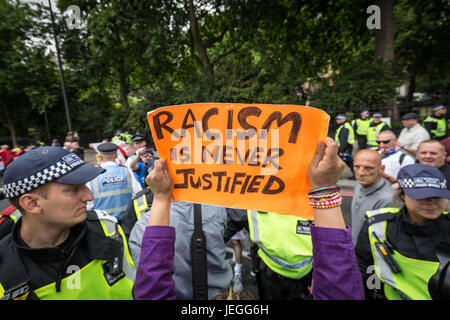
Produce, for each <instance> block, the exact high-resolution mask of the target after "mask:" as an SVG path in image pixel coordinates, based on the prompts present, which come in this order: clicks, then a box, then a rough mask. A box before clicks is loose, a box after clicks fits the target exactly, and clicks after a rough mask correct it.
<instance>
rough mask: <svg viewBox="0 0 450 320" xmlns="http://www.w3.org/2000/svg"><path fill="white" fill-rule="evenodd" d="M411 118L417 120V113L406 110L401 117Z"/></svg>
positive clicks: (404, 118) (403, 118)
mask: <svg viewBox="0 0 450 320" xmlns="http://www.w3.org/2000/svg"><path fill="white" fill-rule="evenodd" d="M411 119H415V120H418V119H419V115H418V114H417V113H414V112H408V113H407V114H405V115H404V116H403V117H402V120H411Z"/></svg>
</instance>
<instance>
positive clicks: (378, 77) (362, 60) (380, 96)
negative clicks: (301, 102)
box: [312, 51, 403, 113]
mask: <svg viewBox="0 0 450 320" xmlns="http://www.w3.org/2000/svg"><path fill="white" fill-rule="evenodd" d="M400 71H401V69H400V68H399V66H397V65H395V64H393V63H392V62H387V61H383V59H382V58H381V57H375V56H373V54H372V52H370V51H369V52H366V53H363V54H361V55H358V56H354V57H353V59H352V60H351V61H348V62H347V63H346V64H344V65H342V67H341V68H340V69H339V70H338V71H335V72H333V73H331V75H330V76H329V77H324V78H322V79H321V80H320V81H319V82H318V85H319V88H318V89H317V90H316V91H315V92H314V93H313V94H312V105H313V106H316V107H321V108H324V109H326V110H327V111H328V112H330V113H331V112H332V113H341V112H344V113H345V112H346V111H353V112H357V111H362V110H363V109H369V110H373V111H375V109H378V110H377V111H381V110H382V109H383V106H384V105H386V104H387V103H389V102H390V101H392V99H393V98H394V97H395V95H396V90H395V89H396V87H398V86H399V85H400V84H401V83H402V81H403V78H402V73H401V72H400Z"/></svg>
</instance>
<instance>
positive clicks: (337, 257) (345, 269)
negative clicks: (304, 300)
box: [311, 225, 365, 300]
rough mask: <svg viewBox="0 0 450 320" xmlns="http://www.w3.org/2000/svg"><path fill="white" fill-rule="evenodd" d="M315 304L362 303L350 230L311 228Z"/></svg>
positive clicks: (362, 298)
mask: <svg viewBox="0 0 450 320" xmlns="http://www.w3.org/2000/svg"><path fill="white" fill-rule="evenodd" d="M311 238H312V243H313V279H314V280H313V281H314V283H313V297H314V300H364V299H365V298H364V288H363V283H362V277H361V273H360V272H359V268H358V264H357V263H356V255H355V250H354V248H353V241H352V230H351V228H349V227H347V228H346V229H334V228H323V227H316V226H313V225H312V226H311Z"/></svg>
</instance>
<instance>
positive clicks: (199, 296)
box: [191, 203, 208, 300]
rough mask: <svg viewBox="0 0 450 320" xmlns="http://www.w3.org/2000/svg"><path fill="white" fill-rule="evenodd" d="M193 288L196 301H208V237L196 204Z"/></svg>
mask: <svg viewBox="0 0 450 320" xmlns="http://www.w3.org/2000/svg"><path fill="white" fill-rule="evenodd" d="M191 257H192V288H193V290H194V297H193V298H194V300H207V299H208V273H207V265H206V237H205V234H204V233H203V229H202V208H201V206H200V204H198V203H194V232H193V233H192V237H191Z"/></svg>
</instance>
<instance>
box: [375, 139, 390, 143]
mask: <svg viewBox="0 0 450 320" xmlns="http://www.w3.org/2000/svg"><path fill="white" fill-rule="evenodd" d="M391 141H392V139H390V140H377V143H378V144H380V143H384V144H388V143H389V142H391Z"/></svg>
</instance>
